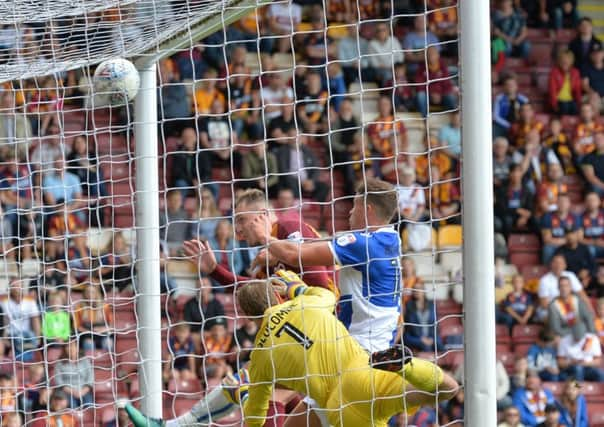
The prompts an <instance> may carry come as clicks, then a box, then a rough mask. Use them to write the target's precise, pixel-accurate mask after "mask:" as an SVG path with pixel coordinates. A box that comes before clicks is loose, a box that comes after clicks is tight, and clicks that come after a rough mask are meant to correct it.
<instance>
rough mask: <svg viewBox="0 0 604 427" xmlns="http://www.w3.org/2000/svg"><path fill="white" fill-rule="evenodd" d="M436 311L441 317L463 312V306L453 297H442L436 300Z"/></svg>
mask: <svg viewBox="0 0 604 427" xmlns="http://www.w3.org/2000/svg"><path fill="white" fill-rule="evenodd" d="M435 305H436V313H437V316H438V318H439V319H441V318H443V317H445V316H448V315H451V314H462V306H461V304H458V303H457V302H455V301H453V300H452V299H449V298H447V299H442V300H439V301H436V302H435Z"/></svg>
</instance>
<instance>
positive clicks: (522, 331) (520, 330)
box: [512, 325, 543, 343]
mask: <svg viewBox="0 0 604 427" xmlns="http://www.w3.org/2000/svg"><path fill="white" fill-rule="evenodd" d="M541 329H543V326H541V325H515V326H514V329H512V341H513V342H514V343H534V342H535V341H537V336H538V335H539V331H540V330H541Z"/></svg>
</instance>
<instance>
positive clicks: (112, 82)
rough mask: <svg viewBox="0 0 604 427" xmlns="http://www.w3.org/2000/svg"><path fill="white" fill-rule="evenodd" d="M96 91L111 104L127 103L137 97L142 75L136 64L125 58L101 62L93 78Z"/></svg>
mask: <svg viewBox="0 0 604 427" xmlns="http://www.w3.org/2000/svg"><path fill="white" fill-rule="evenodd" d="M92 82H93V86H94V91H95V92H96V94H97V95H99V96H101V97H102V98H103V99H107V102H108V103H109V104H110V105H120V104H126V103H128V102H130V101H132V100H133V99H134V97H136V94H137V93H138V88H139V85H140V76H139V75H138V71H137V70H136V67H135V66H134V64H133V63H132V62H130V61H128V60H126V59H123V58H114V59H108V60H106V61H103V62H101V63H100V64H99V65H98V67H96V71H95V72H94V77H93V78H92Z"/></svg>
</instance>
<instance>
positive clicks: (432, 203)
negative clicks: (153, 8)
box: [0, 0, 604, 427]
mask: <svg viewBox="0 0 604 427" xmlns="http://www.w3.org/2000/svg"><path fill="white" fill-rule="evenodd" d="M456 5H457V2H455V1H454V0H426V5H424V2H423V1H422V2H417V1H414V0H408V1H402V2H394V3H391V2H390V1H358V2H352V1H350V0H342V1H332V2H328V7H327V8H325V9H324V8H323V7H322V5H321V2H316V1H294V2H292V3H289V2H287V3H286V2H275V3H272V4H270V5H268V6H265V7H262V8H260V9H259V10H258V11H257V12H255V13H253V14H251V15H249V16H247V17H244V18H242V19H240V20H239V21H237V22H235V23H234V24H232V25H230V26H229V27H228V28H227V29H226V30H225V31H218V32H216V33H215V34H212V35H210V36H208V37H207V38H206V39H204V40H202V41H200V42H199V43H196V44H195V46H194V47H192V48H191V49H190V50H187V51H183V52H178V53H176V54H174V55H173V56H171V57H170V58H166V59H163V60H161V61H159V67H158V82H159V83H160V87H159V88H158V111H159V117H158V123H159V126H158V134H159V139H160V144H161V148H163V149H164V150H165V152H164V154H163V159H162V160H163V162H164V164H165V168H164V170H163V173H164V179H163V180H162V186H163V190H165V193H164V194H163V196H162V199H163V201H164V206H163V207H162V209H161V212H160V230H159V233H160V238H161V253H162V258H161V260H160V264H161V283H162V292H163V293H164V294H165V295H167V297H166V301H167V302H166V305H165V307H164V308H166V307H168V308H167V309H164V310H162V317H163V320H164V324H165V325H169V326H170V327H169V331H168V333H167V334H166V335H165V336H164V340H163V341H164V345H163V352H164V354H163V381H164V383H165V386H166V389H171V387H172V384H174V383H179V382H180V383H183V382H201V383H202V386H201V387H200V389H199V390H201V389H203V388H208V387H212V386H213V385H216V384H217V383H218V382H219V381H220V380H221V378H222V377H223V376H224V375H225V374H226V373H229V372H232V371H233V370H235V369H237V367H238V366H240V364H241V363H243V362H245V361H246V360H247V359H248V358H249V348H251V347H252V346H253V341H254V337H255V333H256V330H255V325H254V323H252V322H246V321H242V320H237V321H236V322H235V323H233V320H232V316H230V315H229V313H231V311H232V310H233V307H232V300H231V299H229V296H230V294H231V293H232V289H230V290H229V289H226V290H225V289H223V288H220V287H218V286H217V283H213V282H212V281H211V280H210V278H207V277H200V278H198V283H197V286H198V294H197V295H195V296H194V297H191V298H190V299H188V300H187V301H183V300H182V297H176V296H174V297H173V295H175V294H174V291H175V290H176V289H177V287H178V285H177V283H176V280H175V278H174V277H173V276H172V273H171V272H170V271H169V268H168V265H169V263H170V262H171V261H173V260H174V259H176V258H178V257H179V256H181V255H182V253H181V247H182V243H183V241H184V240H187V239H190V238H202V239H204V240H208V241H209V242H210V245H211V247H212V248H213V249H214V250H215V252H216V255H217V261H218V263H220V264H221V265H223V266H224V267H225V268H227V269H229V270H231V271H233V272H234V273H236V274H244V273H246V272H247V269H248V266H249V264H250V261H251V260H252V259H253V258H254V256H255V254H256V253H257V248H249V247H246V246H245V245H243V244H242V243H241V242H239V241H237V239H236V238H235V237H236V236H234V232H233V226H232V223H231V217H230V214H231V212H230V210H231V204H230V201H231V200H232V199H233V196H234V194H233V193H235V194H236V193H237V192H238V191H240V190H242V189H245V188H258V189H261V190H262V191H265V192H266V194H267V197H268V198H270V199H271V200H272V201H273V205H274V206H275V209H276V213H277V214H278V215H279V216H288V217H290V216H298V217H299V216H300V215H301V216H302V218H303V219H306V218H304V214H301V211H300V207H301V206H302V205H301V203H300V202H301V201H306V202H312V203H316V204H320V206H321V209H320V218H319V219H318V222H317V225H318V226H319V227H320V228H324V226H325V224H326V222H325V221H327V220H328V219H329V218H328V216H329V214H330V212H331V209H323V206H324V205H325V204H328V203H331V202H332V201H333V200H335V199H341V198H342V197H344V196H350V195H351V194H353V192H354V188H355V183H356V182H358V181H359V180H360V179H362V178H363V177H364V176H376V177H380V178H383V179H385V180H388V181H390V182H392V183H394V184H396V185H397V190H398V195H399V208H400V212H399V216H398V218H397V226H398V227H399V229H400V230H401V232H403V230H404V232H405V233H406V240H407V241H406V243H407V246H408V247H409V248H410V249H411V250H413V249H418V250H419V249H422V248H425V247H426V245H427V244H429V242H430V239H431V238H432V233H431V232H432V228H435V229H438V228H439V227H442V226H444V225H447V224H458V223H459V222H460V220H461V218H460V213H461V195H460V188H459V170H460V157H461V143H460V142H461V141H460V114H459V113H458V112H456V109H457V108H458V101H459V90H458V86H457V79H456V73H457V65H458V64H457V31H458V28H457V8H456ZM426 6H427V7H428V8H429V10H430V13H428V14H426V13H424V9H425V7H426ZM392 7H394V9H392ZM357 9H358V10H357ZM357 12H358V15H357ZM335 23H340V24H339V25H340V27H338V28H339V30H335V29H334V28H335V27H333V25H332V24H335ZM491 24H492V53H493V64H494V71H495V72H494V73H493V77H494V94H493V120H494V121H493V165H494V184H495V187H494V195H495V227H496V228H495V231H496V232H497V233H498V234H500V235H501V236H502V237H503V239H504V241H505V240H508V239H511V237H512V236H514V235H517V234H519V233H524V234H535V235H538V236H539V239H540V242H541V245H542V251H541V257H540V259H539V260H537V263H538V264H543V265H547V266H548V269H549V271H547V272H545V273H544V274H543V276H542V277H540V278H538V280H529V278H527V277H523V276H522V275H520V274H519V275H516V276H514V277H513V279H512V280H511V285H506V286H509V287H507V288H505V287H504V289H505V291H506V292H505V294H504V295H503V298H501V302H500V304H499V305H498V307H497V321H498V323H500V324H502V325H504V327H505V331H506V334H507V335H508V336H509V335H512V336H513V334H514V329H515V328H516V327H517V326H518V325H520V326H524V325H528V324H535V325H539V327H540V332H539V334H538V340H537V342H536V343H535V344H534V345H533V346H531V347H530V348H528V349H526V352H524V353H518V352H517V354H516V356H517V357H516V359H515V360H514V361H513V362H514V363H513V366H512V367H510V366H506V368H507V369H508V371H507V372H506V369H505V368H503V365H502V364H501V363H499V365H498V371H497V377H498V386H500V387H499V390H498V405H499V408H500V415H501V418H502V424H501V425H502V426H520V425H525V426H536V425H546V426H549V425H552V426H553V425H558V424H557V423H559V424H560V425H567V426H571V425H572V426H575V425H576V426H587V425H588V424H587V421H586V420H587V418H586V417H587V413H588V409H589V408H588V407H589V405H588V404H586V400H585V398H584V397H583V396H582V395H581V393H580V390H581V388H580V387H581V384H582V383H583V382H585V381H587V382H600V381H603V380H604V370H603V369H602V366H601V363H600V362H601V347H600V345H601V341H603V340H602V336H603V335H604V302H603V300H602V299H601V298H602V297H604V268H603V267H599V266H598V262H599V261H600V260H601V259H602V258H603V257H604V211H603V210H602V201H601V198H602V196H604V159H602V157H603V156H604V122H602V121H601V113H602V111H604V104H603V102H602V101H603V97H604V45H603V44H602V42H600V41H599V39H598V38H596V37H595V36H594V34H593V27H592V23H591V20H590V19H589V18H587V17H582V18H581V17H579V15H578V12H577V5H576V2H574V1H551V2H550V1H547V2H545V1H543V2H534V1H523V0H516V1H514V0H498V1H494V2H493V8H492V22H491ZM326 26H330V28H329V29H328V30H326ZM10 27H11V26H0V51H3V52H7V51H10V50H11V49H15V48H16V47H17V46H16V45H18V44H19V43H26V42H27V41H28V40H30V41H31V40H35V39H36V37H38V38H42V37H46V33H45V31H44V28H43V27H39V26H35V27H31V28H25V27H24V28H23V31H22V32H20V33H19V32H15V31H14V29H13V28H10ZM535 28H538V29H541V30H542V34H543V37H544V38H545V39H546V40H548V41H549V42H551V46H552V52H553V58H552V60H553V61H552V62H553V65H552V67H551V70H549V71H548V75H547V84H546V86H547V93H541V94H540V96H539V97H538V99H533V95H534V94H535V91H534V88H532V86H531V87H530V90H528V91H527V85H526V84H525V82H524V81H521V79H520V78H519V74H520V73H521V72H523V67H526V66H530V65H534V64H535V60H534V57H533V46H532V45H531V39H530V37H529V33H530V31H531V30H534V29H535ZM564 29H576V37H574V38H573V39H572V40H570V42H569V43H564V42H559V37H558V36H559V35H560V34H562V33H561V32H562V31H563V30H564ZM258 35H260V38H258ZM53 42H54V43H61V40H55V41H53ZM1 57H2V58H3V60H4V58H7V57H8V58H10V57H11V55H1ZM251 57H254V58H255V59H256V61H257V62H258V64H253V63H251V62H250V58H251ZM512 57H516V58H520V61H521V64H522V65H520V66H518V67H516V68H518V69H517V70H516V72H514V70H512V69H510V67H509V66H508V65H506V64H510V63H514V62H512V61H513V60H511V59H509V58H512ZM284 58H285V60H286V62H288V63H289V64H290V65H289V66H287V67H283V66H282V63H283V62H284ZM49 59H50V58H49ZM9 60H10V59H9ZM516 61H518V60H516ZM516 63H518V62H516ZM294 64H295V67H293V70H292V69H289V67H291V65H294ZM254 67H259V70H256V69H253V68H254ZM81 78H82V71H81V70H73V71H69V72H65V73H63V74H62V75H58V76H53V77H49V78H45V79H39V80H38V81H33V80H32V81H24V82H21V83H20V85H14V86H12V87H10V86H5V87H4V89H3V90H2V92H1V96H0V161H1V162H2V163H1V165H2V168H1V170H0V244H1V245H2V253H3V254H4V258H5V259H6V260H7V261H11V262H19V263H20V264H21V265H24V264H26V263H27V262H29V261H32V260H35V261H41V262H42V267H43V268H42V270H41V271H39V272H37V273H36V275H35V276H34V277H33V278H32V279H31V280H29V279H27V280H26V279H24V278H22V277H20V278H18V279H14V280H11V282H10V284H9V290H10V291H9V293H8V295H7V296H6V297H5V298H4V299H3V300H2V302H1V304H0V308H1V309H2V317H1V319H2V321H3V322H2V326H3V327H2V331H4V332H3V338H1V339H0V361H1V360H2V359H3V358H4V359H6V360H7V361H9V362H11V363H8V364H6V365H2V366H9V369H0V371H2V372H1V373H0V405H1V408H0V409H1V410H2V412H3V413H10V415H7V416H3V418H2V423H3V425H8V426H15V427H16V426H20V425H23V424H22V423H23V422H24V421H25V419H24V418H23V415H27V416H28V417H29V416H30V415H31V414H36V415H41V414H45V413H48V414H49V417H50V418H49V419H51V420H52V423H54V424H53V425H63V426H70V425H77V424H78V423H80V422H81V420H80V419H78V418H77V416H76V415H74V414H75V413H74V412H72V411H70V410H69V409H86V408H88V407H90V406H94V405H95V402H96V400H95V382H96V381H97V378H96V376H97V374H98V372H97V370H96V368H94V367H93V365H92V364H91V360H94V357H96V356H97V355H98V354H102V353H103V352H105V353H106V352H109V353H111V352H117V349H116V347H117V340H119V337H120V333H119V331H118V329H119V326H123V318H122V316H123V314H122V313H120V310H119V309H118V308H116V305H115V304H112V303H110V302H115V301H116V299H115V298H122V299H126V300H128V298H132V295H133V293H134V292H133V291H135V288H136V277H135V268H134V265H133V260H134V259H135V258H136V257H135V251H136V248H135V247H134V245H132V244H131V241H130V240H128V239H127V238H126V236H125V235H124V234H123V233H121V232H118V231H117V230H116V231H115V233H114V234H113V235H112V236H111V239H110V242H109V244H108V246H107V247H106V248H101V249H98V248H97V250H93V249H92V248H91V247H90V246H89V245H87V239H86V236H87V233H88V229H89V228H92V227H102V226H105V227H113V226H114V224H113V222H112V221H113V220H114V218H115V217H114V214H113V209H108V206H109V205H110V204H111V202H110V201H109V202H108V200H112V199H110V198H108V196H110V195H111V192H112V190H111V187H113V183H112V182H111V181H112V179H113V178H112V175H111V171H110V169H111V168H112V164H111V160H107V159H105V158H102V157H99V155H98V153H99V151H98V146H97V144H98V141H97V140H96V139H95V138H93V137H92V134H91V133H90V132H87V131H86V125H82V129H81V132H78V135H77V136H75V137H73V136H72V137H71V138H66V137H65V124H66V122H67V121H68V117H69V114H67V113H66V111H69V109H70V108H72V109H75V110H77V109H78V108H81V107H82V106H86V105H88V104H87V103H86V101H85V98H86V96H87V92H86V90H85V85H80V84H79V82H80V80H81ZM58 87H60V88H61V90H57V88H58ZM365 88H367V90H365ZM359 92H362V96H359ZM436 112H447V113H448V117H449V121H448V123H446V124H443V125H442V126H440V127H439V128H438V129H435V128H431V129H428V131H425V129H423V130H422V132H423V134H424V135H425V138H424V139H423V141H420V147H417V146H415V145H413V144H414V142H415V141H412V140H411V137H410V131H409V128H410V127H411V126H412V123H410V122H406V121H405V118H406V117H412V120H414V121H418V122H420V121H421V122H423V123H424V122H425V123H427V120H422V119H426V118H427V117H428V116H431V115H433V113H436ZM127 116H128V114H127V111H126V112H124V111H122V112H121V115H120V117H118V120H123V119H124V117H127ZM124 133H125V134H127V133H128V131H127V130H125V131H124ZM107 166H110V167H107ZM225 170H226V171H228V173H229V175H228V178H227V179H226V180H222V178H221V179H217V178H216V176H217V173H218V172H219V171H225ZM325 171H329V178H327V176H326V174H325ZM577 186H579V190H577ZM581 186H582V187H581ZM581 188H584V189H585V191H584V192H582V190H581ZM132 190H134V188H133V189H132ZM225 198H226V199H228V200H227V202H228V203H226V204H225V203H224V200H225ZM518 267H519V268H518V270H521V266H518ZM403 278H404V280H405V287H406V288H408V289H412V291H409V292H406V293H405V294H404V296H403V306H404V310H403V316H402V317H403V319H402V320H403V321H404V323H405V324H406V325H407V324H408V325H409V326H405V328H404V331H401V333H400V334H399V336H398V339H400V340H402V341H403V342H405V344H406V345H408V346H410V347H411V348H413V350H414V351H417V352H431V353H434V352H441V351H443V350H444V349H451V348H456V347H455V346H459V345H460V344H461V342H460V341H459V337H453V338H452V337H443V336H441V334H440V333H439V328H438V327H437V326H436V318H435V314H436V313H437V308H435V304H436V305H438V302H433V301H431V300H430V299H427V298H426V293H425V292H424V288H423V284H422V280H421V278H420V277H418V275H417V274H416V272H415V270H414V265H413V263H412V262H411V261H410V260H409V259H406V258H403ZM531 279H534V278H531ZM502 286H503V285H502ZM595 298H599V299H597V300H596V299H595ZM596 301H597V302H596ZM128 307H129V309H131V305H128ZM130 314H132V313H130ZM51 353H53V354H57V356H56V360H57V362H56V363H55V364H53V365H52V375H50V374H51V372H50V369H40V367H41V365H40V364H36V363H35V362H37V361H39V360H47V361H49V357H50V354H51ZM32 362H33V363H32ZM15 366H19V369H21V370H20V371H19V372H20V373H21V374H20V375H18V374H16V372H17V369H16V368H15ZM0 368H1V367H0ZM451 368H455V366H452V367H451ZM457 374H458V375H459V376H461V375H463V373H462V372H458V373H457ZM19 376H20V378H19ZM24 379H26V381H25V382H24ZM553 381H554V382H562V381H564V382H565V383H564V388H563V391H562V393H561V394H560V395H559V396H554V394H553V393H552V392H550V391H549V390H548V388H547V382H553ZM543 382H546V385H543ZM463 400H464V396H463V393H459V394H458V395H457V396H456V398H455V400H454V401H452V402H449V403H448V404H445V405H443V407H442V408H441V410H439V411H438V415H437V413H436V412H435V411H433V410H431V409H429V408H422V409H421V410H420V411H418V413H417V414H416V415H415V416H414V417H413V423H414V424H415V425H418V426H428V425H432V424H434V423H437V422H440V423H447V422H452V421H454V420H456V419H460V418H462V417H463ZM42 420H43V419H38V420H37V421H36V422H42ZM123 422H124V414H123V413H122V412H120V411H118V412H116V413H115V419H112V420H109V421H108V422H107V425H120V426H121V425H125V424H123ZM397 422H398V421H397V420H393V421H392V424H393V425H397V424H396V423H397ZM34 425H37V424H34Z"/></svg>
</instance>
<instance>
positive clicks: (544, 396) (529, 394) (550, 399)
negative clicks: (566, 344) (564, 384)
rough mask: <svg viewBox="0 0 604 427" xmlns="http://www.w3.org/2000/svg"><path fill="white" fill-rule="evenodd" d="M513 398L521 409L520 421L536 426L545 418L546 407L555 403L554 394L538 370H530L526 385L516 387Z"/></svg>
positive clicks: (515, 404)
mask: <svg viewBox="0 0 604 427" xmlns="http://www.w3.org/2000/svg"><path fill="white" fill-rule="evenodd" d="M512 400H513V402H514V406H515V407H516V408H518V410H519V411H520V421H521V422H522V423H523V424H524V425H526V426H531V427H534V426H536V425H538V424H539V423H541V422H543V421H544V420H545V407H546V406H547V404H548V403H551V404H553V403H554V396H553V394H552V392H551V391H549V390H548V389H546V388H544V387H543V385H542V384H541V378H539V374H538V373H537V372H536V371H528V373H527V377H526V385H525V386H524V387H519V388H518V389H516V391H515V392H514V394H513V396H512Z"/></svg>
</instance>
